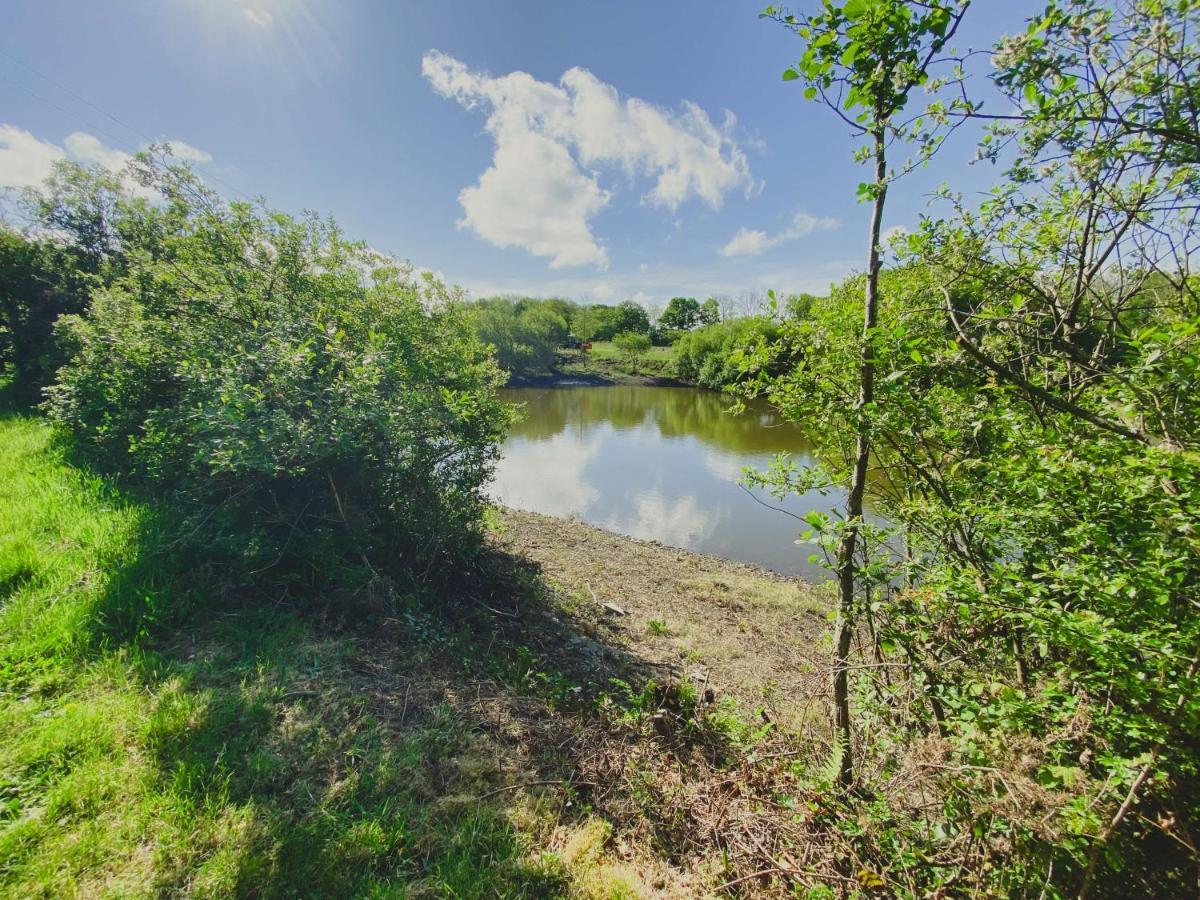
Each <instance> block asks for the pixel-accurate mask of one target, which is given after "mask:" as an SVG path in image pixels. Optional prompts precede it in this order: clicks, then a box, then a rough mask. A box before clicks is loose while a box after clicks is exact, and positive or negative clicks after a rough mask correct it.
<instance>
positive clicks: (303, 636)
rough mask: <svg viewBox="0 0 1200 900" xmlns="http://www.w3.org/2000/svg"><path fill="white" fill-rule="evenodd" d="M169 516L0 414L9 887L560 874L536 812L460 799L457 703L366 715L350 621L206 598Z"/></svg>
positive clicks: (546, 879)
mask: <svg viewBox="0 0 1200 900" xmlns="http://www.w3.org/2000/svg"><path fill="white" fill-rule="evenodd" d="M167 525H168V523H166V522H164V521H163V520H162V518H161V517H160V515H159V514H158V513H156V512H155V511H154V510H153V509H151V508H150V507H149V506H147V505H145V504H143V503H139V502H137V501H134V500H131V499H129V498H126V497H123V496H122V495H120V494H119V493H117V492H116V491H114V490H113V489H112V488H111V487H109V486H108V485H106V484H105V483H104V482H103V481H101V480H99V479H96V478H93V477H90V476H88V475H87V474H85V473H83V472H80V471H79V470H77V469H75V468H73V467H72V466H70V465H68V464H67V462H66V461H65V460H64V459H63V458H62V457H61V456H60V455H59V454H58V453H57V452H56V451H55V449H54V447H53V445H52V442H51V436H50V432H49V430H48V428H47V427H46V426H45V425H44V424H42V423H40V422H38V421H36V420H33V419H26V418H20V417H11V416H10V417H6V418H3V419H0V604H2V606H0V893H2V894H4V895H6V896H12V897H18V896H19V897H52V896H64V895H86V896H104V895H107V896H121V897H143V896H144V897H152V896H163V895H174V894H178V895H186V896H196V897H206V896H214V897H216V896H221V897H226V896H265V897H285V896H305V897H345V896H350V895H357V896H380V897H383V896H389V897H391V896H397V897H403V896H417V895H423V896H453V897H482V896H489V897H491V896H514V897H517V896H519V897H526V896H556V895H558V894H560V893H562V892H563V891H564V890H565V887H564V885H566V884H567V874H566V869H565V868H564V866H563V864H562V863H561V862H560V861H558V860H557V859H556V858H554V857H548V856H545V855H543V854H539V853H536V852H535V848H534V843H535V841H536V840H537V839H538V837H539V835H540V834H541V831H540V829H544V827H545V823H544V821H543V819H542V818H541V817H540V816H539V814H538V813H537V811H536V810H534V811H533V812H530V811H529V810H525V811H521V810H520V809H519V808H517V807H516V806H515V805H510V806H509V807H508V808H504V807H501V806H499V805H490V804H488V803H485V802H480V801H473V800H471V799H470V798H471V797H472V796H474V794H475V793H476V792H477V791H478V786H477V785H478V779H479V777H480V775H479V771H478V769H479V757H481V756H485V755H486V754H487V753H489V752H490V751H491V748H486V747H482V746H481V745H480V744H479V742H478V741H477V740H475V739H473V738H472V736H471V735H470V734H469V733H465V732H464V730H463V729H462V728H461V727H460V722H459V721H458V719H457V717H456V714H455V711H454V709H453V708H452V707H450V706H447V705H445V704H443V705H441V706H439V705H438V704H436V703H435V704H434V705H433V706H432V707H431V708H428V709H424V710H422V711H421V712H420V713H419V714H418V715H414V716H413V719H414V720H415V721H414V723H413V724H412V725H411V726H409V727H407V728H402V729H400V730H397V729H396V728H394V727H391V726H389V725H388V724H387V723H385V722H384V721H381V720H380V719H378V718H376V717H375V716H373V715H372V713H371V710H370V709H369V708H368V706H367V705H366V704H365V703H364V700H363V697H362V695H361V693H360V692H358V691H355V690H353V689H352V688H353V685H352V679H351V678H350V677H349V676H350V674H351V673H352V671H353V666H354V660H355V642H354V640H353V637H352V636H350V635H342V636H339V635H337V634H336V633H334V634H333V635H330V634H329V633H325V634H323V635H322V634H321V633H320V631H319V630H318V629H315V628H314V627H312V625H311V624H310V622H309V620H308V619H307V618H306V617H305V616H304V615H303V614H302V613H301V612H300V611H295V610H290V609H288V608H286V607H280V608H275V607H273V606H266V607H264V606H262V605H253V604H251V605H239V604H237V603H232V604H230V603H223V602H222V603H218V602H217V601H218V600H219V599H220V598H221V593H220V585H219V584H215V583H213V581H212V578H211V576H209V575H206V574H205V572H204V571H203V568H202V567H198V566H196V560H193V559H187V558H186V557H184V556H182V555H181V554H182V553H183V551H181V550H179V549H178V548H177V547H175V546H173V545H172V544H170V543H169V542H168V541H167V540H166V538H165V537H163V535H165V534H168V533H170V529H169V527H167ZM325 631H326V632H328V630H327V629H326V630H325ZM464 797H465V798H467V799H465V800H464V799H462V798H464ZM449 798H459V799H456V800H452V799H449ZM518 815H521V816H524V819H522V820H519V821H518V818H517V817H518Z"/></svg>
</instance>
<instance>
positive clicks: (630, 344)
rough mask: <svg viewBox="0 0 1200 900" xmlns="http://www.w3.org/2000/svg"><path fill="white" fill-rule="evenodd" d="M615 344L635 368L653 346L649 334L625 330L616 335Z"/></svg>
mask: <svg viewBox="0 0 1200 900" xmlns="http://www.w3.org/2000/svg"><path fill="white" fill-rule="evenodd" d="M613 345H614V346H615V347H616V348H617V349H618V350H620V351H621V355H622V356H624V357H625V358H626V360H628V361H629V364H630V365H631V366H633V367H635V368H636V367H637V363H638V360H640V359H642V358H643V357H644V356H645V355H646V354H647V353H649V352H650V347H651V344H650V338H649V336H647V335H644V334H640V333H638V332H636V331H623V332H621V333H620V334H618V335H616V336H614V337H613Z"/></svg>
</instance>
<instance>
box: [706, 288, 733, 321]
mask: <svg viewBox="0 0 1200 900" xmlns="http://www.w3.org/2000/svg"><path fill="white" fill-rule="evenodd" d="M712 299H714V300H716V301H717V309H718V311H719V312H720V313H721V321H722V322H727V321H729V320H730V319H732V318H733V317H734V316H736V315H737V303H736V302H735V301H734V299H733V295H732V294H714V295H713V298H712Z"/></svg>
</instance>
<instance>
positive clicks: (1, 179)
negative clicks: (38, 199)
mask: <svg viewBox="0 0 1200 900" xmlns="http://www.w3.org/2000/svg"><path fill="white" fill-rule="evenodd" d="M65 156H66V153H64V152H63V149H62V148H61V147H58V146H55V145H54V144H50V143H47V142H46V141H42V140H38V139H37V138H35V137H34V136H33V135H32V134H30V133H29V132H28V131H26V130H25V129H23V128H17V127H16V126H15V125H0V188H26V187H34V186H35V185H38V184H41V183H42V182H43V181H44V180H45V179H46V177H47V176H49V174H50V172H51V170H52V169H53V167H54V164H55V163H56V162H57V161H58V160H60V159H63V158H64V157H65Z"/></svg>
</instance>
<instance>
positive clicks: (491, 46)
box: [0, 0, 1037, 306]
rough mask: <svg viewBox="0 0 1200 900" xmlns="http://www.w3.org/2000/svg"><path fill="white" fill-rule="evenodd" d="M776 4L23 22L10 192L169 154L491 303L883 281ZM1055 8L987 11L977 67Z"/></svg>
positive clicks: (120, 7) (960, 177)
mask: <svg viewBox="0 0 1200 900" xmlns="http://www.w3.org/2000/svg"><path fill="white" fill-rule="evenodd" d="M761 5H762V4H761V3H760V2H756V0H751V2H744V0H723V2H721V0H713V2H693V3H689V4H675V5H666V4H648V3H645V2H644V0H643V2H625V0H609V2H605V3H602V4H598V3H587V4H585V3H579V2H559V3H553V4H551V3H545V2H543V3H532V2H526V3H521V2H512V3H503V4H501V3H495V2H465V0H453V2H443V3H416V2H383V0H377V2H368V0H362V2H339V0H153V2H152V0H141V2H135V0H110V2H96V0H6V3H5V12H4V20H5V27H4V28H3V29H0V186H10V187H18V186H20V185H22V184H23V183H27V182H28V181H29V180H31V179H32V178H34V177H36V176H37V175H38V174H39V173H40V172H41V171H43V169H44V167H45V166H46V165H48V161H49V160H51V159H53V158H55V157H56V156H67V157H71V158H76V159H81V160H85V161H96V162H101V163H102V164H105V165H114V166H115V165H118V164H119V163H120V162H121V160H122V159H123V156H122V154H124V153H127V152H133V151H135V150H137V149H138V148H139V147H141V146H142V145H144V144H145V143H146V142H147V141H148V140H150V139H154V140H172V141H177V142H179V144H178V147H179V150H180V152H181V153H182V154H183V155H184V156H185V157H189V158H191V159H192V160H193V161H194V162H195V163H196V165H197V168H198V170H199V171H200V172H201V173H202V174H203V175H204V176H205V177H206V178H208V179H209V180H210V181H211V182H212V183H213V185H214V186H215V187H216V188H217V189H218V190H221V191H222V192H224V193H226V194H233V193H234V192H237V193H240V194H243V195H263V196H265V197H266V198H267V200H268V202H269V203H270V204H271V205H273V206H276V207H279V208H282V209H285V210H288V211H292V212H297V211H300V210H302V209H313V210H317V211H319V212H321V213H330V214H332V215H333V216H334V217H335V218H337V220H338V221H339V222H340V223H341V224H342V225H343V227H344V228H345V230H346V232H347V233H348V234H349V235H350V236H352V237H356V238H362V239H363V240H366V241H367V242H368V243H370V244H372V245H373V246H376V247H378V248H379V249H381V250H384V251H386V252H389V253H392V254H394V255H397V256H399V257H401V258H405V259H410V260H412V261H413V262H414V263H415V264H417V265H418V266H421V267H426V268H429V269H433V270H435V271H438V272H440V273H442V274H443V275H444V276H445V278H446V279H447V280H448V281H450V282H452V283H456V284H460V285H462V286H464V287H465V288H467V289H468V290H470V291H471V292H472V293H474V294H476V295H483V294H488V293H492V292H515V293H533V294H558V295H562V296H568V297H571V298H573V299H579V300H585V301H604V302H615V301H618V300H622V299H627V298H633V299H638V300H641V301H642V302H645V303H647V304H649V305H651V306H653V305H655V304H662V303H663V302H665V301H666V300H667V299H669V298H670V297H671V296H674V295H677V294H689V295H696V296H701V297H703V296H707V295H709V294H712V293H730V294H735V295H736V294H738V293H740V292H742V291H748V290H763V289H766V288H775V289H777V290H780V291H793V290H818V291H820V290H824V289H825V288H826V287H827V286H828V284H829V283H830V282H831V281H832V280H835V279H837V278H839V277H841V276H842V275H844V274H846V273H847V272H848V271H850V270H851V269H853V268H854V267H855V266H856V265H857V264H858V261H859V260H860V259H861V258H862V255H863V251H864V249H865V248H864V244H865V240H864V236H863V235H864V228H865V223H866V213H867V211H866V209H865V208H864V207H862V206H860V205H858V204H856V203H855V201H854V192H855V186H856V185H857V184H858V182H859V181H860V180H862V178H863V174H864V173H863V172H862V170H861V169H860V168H859V167H858V166H856V165H855V164H854V163H853V161H852V160H851V156H850V154H851V150H852V143H851V141H850V138H849V135H848V134H847V133H846V129H845V128H844V127H843V126H841V125H840V124H839V123H838V122H837V121H836V120H835V119H834V117H833V116H832V114H831V113H829V112H828V111H827V110H825V109H823V108H821V107H820V106H818V105H816V104H813V103H806V102H804V101H803V99H802V96H801V89H800V88H799V87H798V85H797V83H792V84H787V83H784V82H783V81H781V79H780V73H781V72H782V70H783V69H784V68H785V67H786V66H787V65H788V64H789V63H790V62H792V61H793V59H794V57H795V55H796V53H797V52H798V47H799V42H798V40H797V39H796V38H795V37H794V36H792V35H789V34H788V33H787V32H785V31H784V30H782V29H781V28H780V27H779V26H777V25H774V24H772V23H769V22H765V21H760V20H759V19H758V18H757V13H758V11H759V10H760V8H761ZM1036 6H1037V4H1036V3H1035V2H1032V0H1012V2H1008V0H976V6H975V9H973V10H972V13H971V15H970V18H969V19H968V22H967V25H966V27H965V28H964V32H963V33H962V35H961V36H960V37H961V39H960V40H959V41H958V44H959V45H960V47H967V46H974V47H984V46H990V45H991V43H993V41H994V39H995V38H996V37H997V36H999V35H1000V34H1001V33H1004V32H1011V31H1014V30H1017V29H1018V28H1020V27H1021V22H1022V19H1023V17H1024V15H1026V14H1029V13H1031V12H1033V11H1034V9H1035V8H1036ZM795 8H796V9H797V10H802V9H804V4H803V3H799V4H796V5H795ZM514 73H525V74H524V75H521V74H514ZM971 156H972V147H971V141H970V140H969V138H968V137H967V136H965V135H961V136H959V137H958V138H957V139H956V140H955V141H954V143H952V144H951V145H950V146H949V147H948V148H947V149H946V150H945V151H944V152H943V154H942V155H941V156H940V157H939V158H938V159H937V160H936V161H935V164H934V165H933V166H932V167H931V169H930V170H929V171H927V172H921V173H918V174H917V175H916V176H912V177H909V178H907V179H905V180H904V181H902V182H901V183H900V186H899V187H898V188H897V189H896V190H895V191H894V193H893V199H892V203H891V208H890V212H889V215H888V219H887V222H886V223H885V224H886V225H887V226H903V225H906V224H912V223H914V222H915V221H916V219H917V216H918V215H919V214H920V212H921V211H923V210H924V209H926V208H927V203H928V195H929V193H930V191H931V190H933V189H934V188H935V187H936V186H937V184H938V183H940V182H941V181H943V180H949V181H951V182H952V183H953V184H954V185H955V186H956V187H958V188H959V189H963V190H966V191H968V192H969V191H972V190H981V189H984V188H985V187H986V186H987V185H989V184H990V183H991V180H992V178H994V176H995V174H996V173H995V172H994V171H990V170H989V168H985V167H981V166H974V167H972V166H968V161H969V160H970V158H971Z"/></svg>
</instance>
